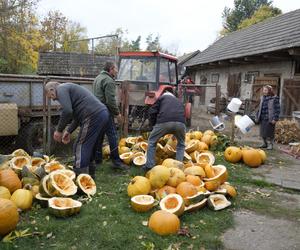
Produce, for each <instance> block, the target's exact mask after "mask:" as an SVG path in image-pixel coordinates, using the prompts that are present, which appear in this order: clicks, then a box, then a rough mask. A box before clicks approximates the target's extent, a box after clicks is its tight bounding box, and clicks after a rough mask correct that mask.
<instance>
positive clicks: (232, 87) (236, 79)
mask: <svg viewBox="0 0 300 250" xmlns="http://www.w3.org/2000/svg"><path fill="white" fill-rule="evenodd" d="M227 95H228V97H240V95H241V73H239V74H229V75H228V81H227Z"/></svg>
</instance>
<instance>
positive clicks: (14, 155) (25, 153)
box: [11, 149, 29, 157]
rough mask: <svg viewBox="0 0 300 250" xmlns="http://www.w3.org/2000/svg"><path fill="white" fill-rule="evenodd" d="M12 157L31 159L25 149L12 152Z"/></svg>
mask: <svg viewBox="0 0 300 250" xmlns="http://www.w3.org/2000/svg"><path fill="white" fill-rule="evenodd" d="M11 155H12V156H13V157H16V156H26V157H29V154H28V153H27V152H26V151H25V150H24V149H16V150H15V151H14V152H12V154H11Z"/></svg>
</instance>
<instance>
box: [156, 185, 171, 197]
mask: <svg viewBox="0 0 300 250" xmlns="http://www.w3.org/2000/svg"><path fill="white" fill-rule="evenodd" d="M175 193H176V188H174V187H171V186H168V185H166V186H163V187H162V188H160V189H159V190H158V191H157V192H156V197H157V199H162V198H164V197H165V196H166V195H168V194H175Z"/></svg>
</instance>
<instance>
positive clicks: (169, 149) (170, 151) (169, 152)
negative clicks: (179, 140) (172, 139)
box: [164, 144, 176, 157]
mask: <svg viewBox="0 0 300 250" xmlns="http://www.w3.org/2000/svg"><path fill="white" fill-rule="evenodd" d="M164 152H165V153H166V154H167V155H168V156H169V157H173V156H175V155H176V150H175V149H174V148H173V147H172V146H170V145H169V144H166V146H165V147H164Z"/></svg>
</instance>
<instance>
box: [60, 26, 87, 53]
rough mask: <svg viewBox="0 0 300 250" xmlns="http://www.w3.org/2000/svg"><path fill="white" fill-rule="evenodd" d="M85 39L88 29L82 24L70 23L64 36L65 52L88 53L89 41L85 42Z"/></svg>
mask: <svg viewBox="0 0 300 250" xmlns="http://www.w3.org/2000/svg"><path fill="white" fill-rule="evenodd" d="M85 38H86V28H85V27H82V26H81V25H80V23H77V22H72V21H69V22H68V23H67V26H66V30H65V31H64V33H63V34H62V41H63V51H65V52H74V51H75V52H81V53H88V50H89V47H88V40H83V39H85Z"/></svg>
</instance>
